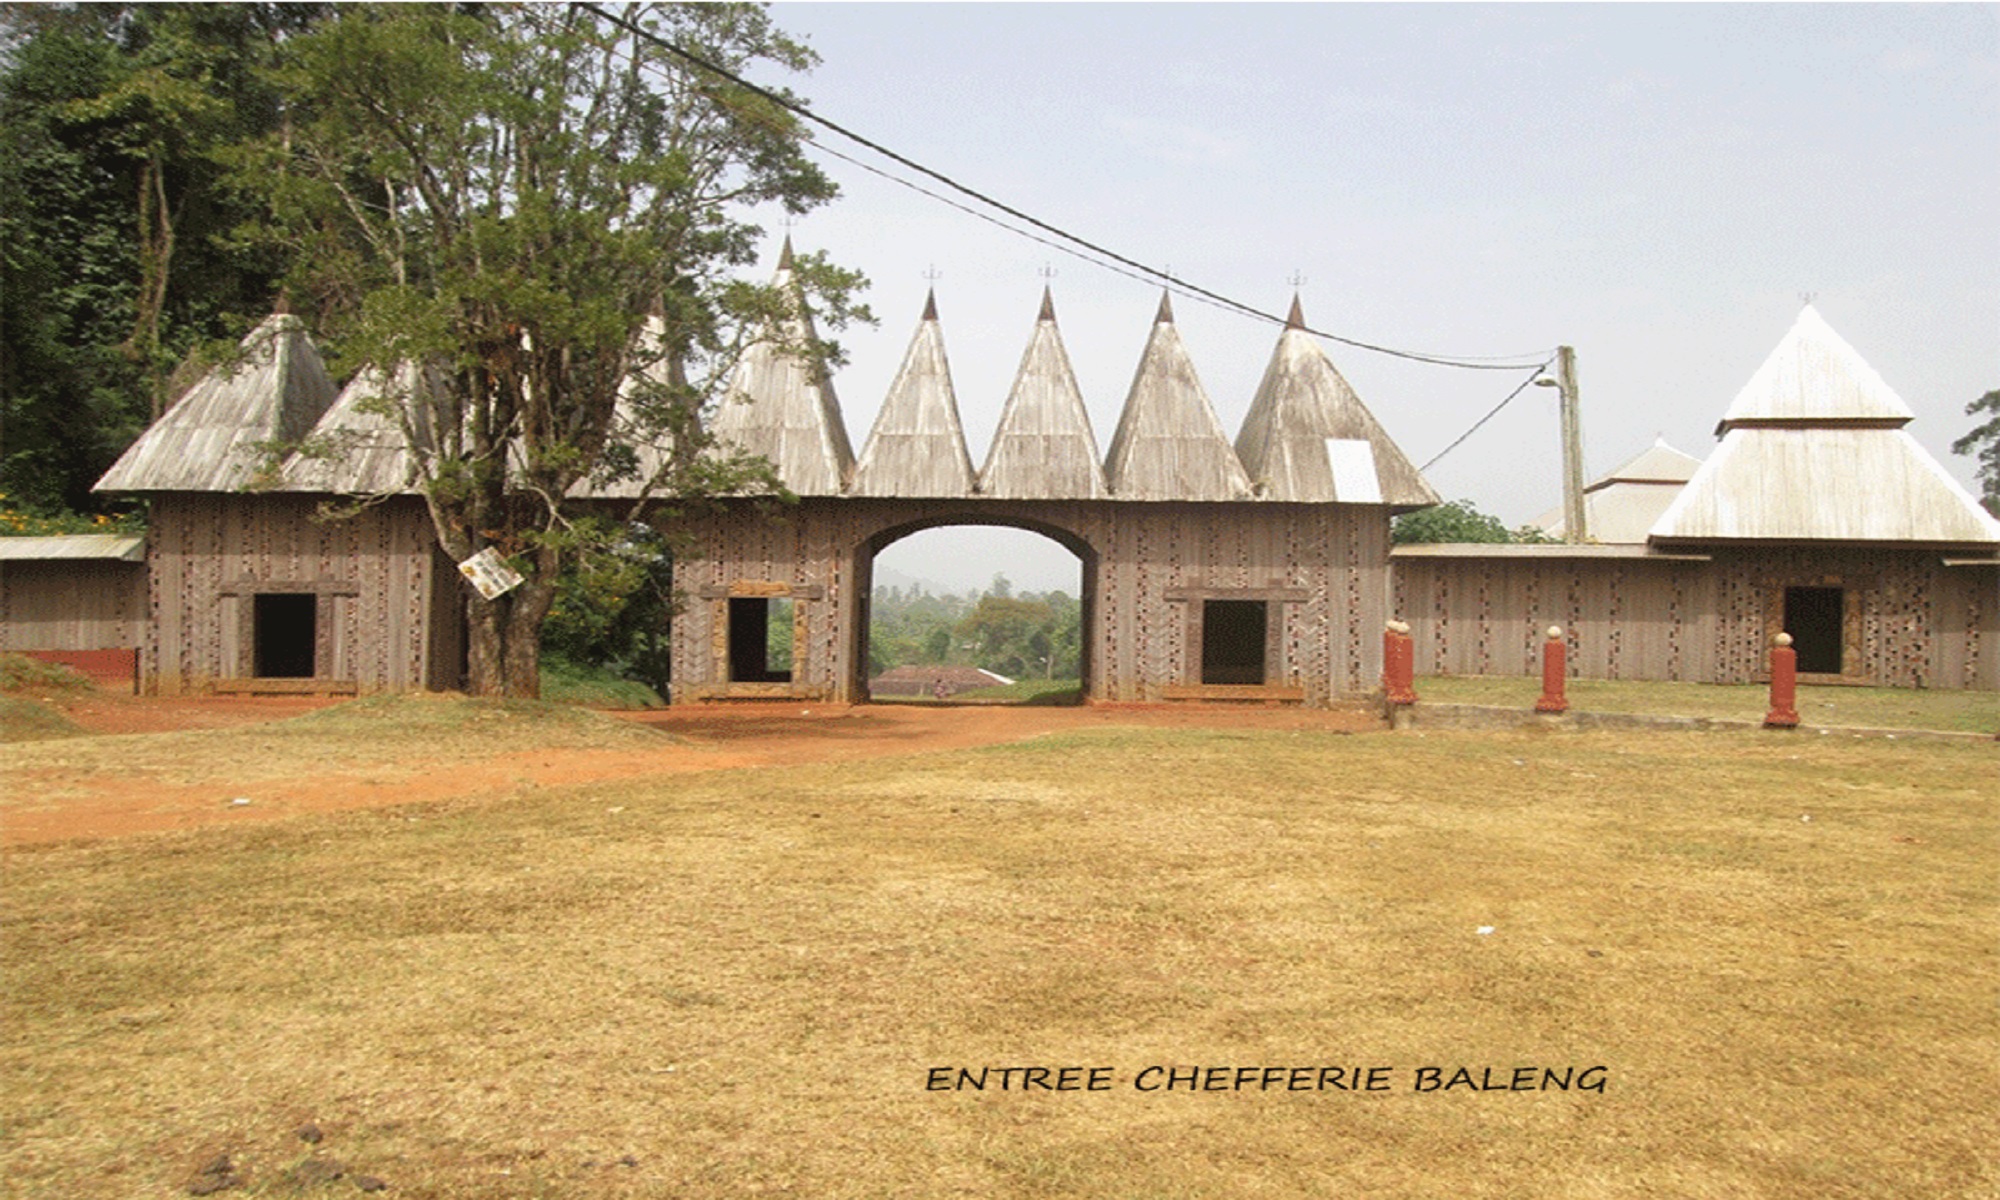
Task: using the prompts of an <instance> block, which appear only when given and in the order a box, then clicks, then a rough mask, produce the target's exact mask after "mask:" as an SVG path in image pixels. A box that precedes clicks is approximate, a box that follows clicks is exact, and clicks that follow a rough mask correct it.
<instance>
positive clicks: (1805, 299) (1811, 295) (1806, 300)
mask: <svg viewBox="0 0 2000 1200" xmlns="http://www.w3.org/2000/svg"><path fill="white" fill-rule="evenodd" d="M1817 299H1819V293H1818V292H1800V293H1799V303H1800V304H1803V305H1805V306H1806V307H1807V308H1811V307H1812V306H1813V301H1815V300H1817Z"/></svg>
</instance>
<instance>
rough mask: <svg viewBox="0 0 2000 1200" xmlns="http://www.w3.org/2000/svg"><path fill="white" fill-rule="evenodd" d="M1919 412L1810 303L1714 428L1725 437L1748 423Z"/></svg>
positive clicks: (1901, 416) (1888, 418)
mask: <svg viewBox="0 0 2000 1200" xmlns="http://www.w3.org/2000/svg"><path fill="white" fill-rule="evenodd" d="M1914 415H1915V414H1913V413H1912V412H1911V411H1910V406H1909V405H1907V404H1905V403H1903V398H1902V397H1901V396H1898V395H1897V394H1896V392H1895V390H1894V389H1893V388H1891V387H1890V386H1889V385H1888V384H1887V383H1885V382H1883V380H1882V377H1881V376H1880V375H1877V374H1876V373H1875V368H1873V367H1871V366H1869V365H1868V364H1867V363H1866V362H1864V361H1863V360H1862V358H1861V355H1860V354H1858V353H1856V352H1855V350H1854V347H1852V346H1850V345H1848V344H1847V343H1846V341H1844V340H1842V338H1841V336H1840V335H1839V334H1837V333H1835V332H1834V331H1833V329H1832V327H1831V326H1829V325H1828V324H1827V323H1826V321H1825V320H1824V319H1823V318H1821V316H1820V315H1819V312H1818V311H1817V310H1815V309H1814V308H1813V306H1812V305H1810V304H1808V305H1806V306H1805V308H1804V309H1802V310H1801V311H1800V312H1799V318H1798V320H1796V321H1794V322H1793V323H1792V327H1791V329H1790V330H1789V331H1788V332H1787V333H1786V334H1785V336H1784V338H1783V339H1782V340H1780V341H1779V342H1778V347H1777V349H1775V350H1773V351H1771V356H1770V357H1769V358H1767V359H1765V360H1764V365H1763V366H1761V367H1758V368H1757V373H1756V374H1755V375H1752V376H1751V377H1750V382H1749V383H1746V384H1744V385H1743V390H1742V391H1740V392H1738V393H1736V399H1735V401H1734V402H1732V403H1731V404H1730V406H1729V411H1727V412H1725V413H1723V414H1722V421H1721V423H1720V424H1718V425H1717V426H1716V427H1715V432H1716V433H1718V434H1721V433H1723V432H1725V431H1727V430H1729V429H1730V428H1732V427H1734V426H1736V425H1738V424H1741V423H1743V422H1746V421H1810V422H1817V421H1825V420H1849V421H1881V422H1887V423H1890V424H1892V425H1896V424H1901V423H1903V422H1906V421H1909V420H1910V419H1911V418H1912V417H1913V416H1914Z"/></svg>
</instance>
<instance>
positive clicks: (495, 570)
mask: <svg viewBox="0 0 2000 1200" xmlns="http://www.w3.org/2000/svg"><path fill="white" fill-rule="evenodd" d="M458 573H459V574H460V575H463V576H465V577H466V578H467V579H469V580H471V581H472V586H473V587H475V588H478V589H479V594H480V595H481V596H484V597H486V598H487V599H488V600H493V599H497V598H499V597H501V596H504V595H506V594H507V593H508V592H510V591H513V590H514V589H515V588H517V587H520V586H521V584H522V583H523V582H524V580H523V579H522V578H521V573H520V572H519V571H516V570H515V569H514V568H512V567H510V566H508V565H507V564H506V563H505V562H504V561H502V560H501V558H500V554H499V552H498V551H496V550H494V549H493V547H491V546H488V547H486V549H484V550H481V551H480V552H479V553H477V554H475V555H473V556H472V557H471V558H468V559H466V560H465V561H464V562H462V563H460V564H458Z"/></svg>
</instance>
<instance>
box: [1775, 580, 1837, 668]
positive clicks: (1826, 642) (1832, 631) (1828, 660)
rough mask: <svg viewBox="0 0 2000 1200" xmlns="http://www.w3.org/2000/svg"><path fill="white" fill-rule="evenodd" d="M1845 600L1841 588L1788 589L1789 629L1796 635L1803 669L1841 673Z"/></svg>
mask: <svg viewBox="0 0 2000 1200" xmlns="http://www.w3.org/2000/svg"><path fill="white" fill-rule="evenodd" d="M1845 600H1846V597H1845V596H1844V595H1843V594H1842V592H1841V589H1839V588H1837V587H1788V588H1786V589H1785V632H1786V633H1789V634H1791V635H1792V649H1793V650H1795V651H1797V652H1798V656H1799V670H1800V671H1801V672H1803V673H1806V674H1813V675H1838V674H1840V669H1841V664H1840V658H1841V655H1840V649H1841V647H1840V634H1841V625H1842V622H1843V618H1844V617H1845V616H1846V611H1845Z"/></svg>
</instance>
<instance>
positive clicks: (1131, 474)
mask: <svg viewBox="0 0 2000 1200" xmlns="http://www.w3.org/2000/svg"><path fill="white" fill-rule="evenodd" d="M1104 473H1105V476H1106V478H1107V480H1108V481H1109V483H1110V486H1111V494H1112V495H1113V496H1114V497H1116V498H1118V499H1121V500H1243V499H1248V498H1249V496H1250V477H1249V476H1248V475H1246V474H1245V473H1244V471H1243V464H1242V463H1241V462H1239V461H1237V458H1236V451H1235V450H1234V449H1232V448H1231V447H1230V445H1229V437H1228V435H1227V434H1225V433H1224V432H1223V431H1222V422H1221V421H1219V420H1217V419H1216V416H1215V406H1214V405H1212V404H1210V403H1209V400H1208V392H1207V391H1206V390H1204V389H1203V388H1202V386H1201V378H1200V377H1199V376H1198V375H1196V374H1195V370H1194V360H1193V359H1191V358H1190V357H1189V356H1188V352H1187V346H1186V344H1185V343H1183V342H1182V341H1181V335H1180V331H1179V330H1177V329H1175V328H1174V312H1173V306H1172V305H1171V303H1170V302H1169V301H1168V298H1167V297H1166V296H1165V295H1162V296H1161V297H1160V311H1159V315H1157V316H1156V317H1154V319H1153V329H1152V333H1151V334H1150V335H1149V336H1148V337H1147V339H1146V349H1145V352H1144V353H1143V354H1141V355H1140V357H1139V369H1138V370H1137V371H1136V372H1135V373H1134V374H1133V376H1132V390H1131V391H1130V392H1129V393H1128V394H1127V395H1126V397H1125V408H1124V411H1123V412H1122V413H1120V414H1119V417H1118V430H1117V432H1116V433H1113V434H1112V435H1111V452H1110V454H1109V455H1108V456H1107V457H1106V459H1105V467H1104Z"/></svg>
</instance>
